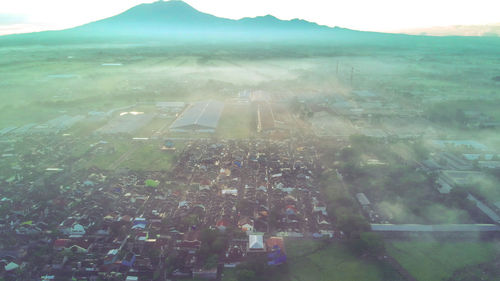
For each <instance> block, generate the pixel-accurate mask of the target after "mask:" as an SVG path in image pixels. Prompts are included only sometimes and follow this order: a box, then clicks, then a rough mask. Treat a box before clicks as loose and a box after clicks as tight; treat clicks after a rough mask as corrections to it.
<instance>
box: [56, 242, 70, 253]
mask: <svg viewBox="0 0 500 281" xmlns="http://www.w3.org/2000/svg"><path fill="white" fill-rule="evenodd" d="M70 242H71V240H69V239H57V240H56V241H54V250H56V251H60V250H63V249H64V248H66V246H67V245H68V244H69V243H70Z"/></svg>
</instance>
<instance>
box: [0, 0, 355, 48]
mask: <svg viewBox="0 0 500 281" xmlns="http://www.w3.org/2000/svg"><path fill="white" fill-rule="evenodd" d="M334 30H337V31H342V30H344V29H340V28H330V27H327V26H321V25H318V24H316V23H312V22H308V21H305V20H299V19H294V20H280V19H278V18H276V17H274V16H271V15H267V16H260V17H254V18H242V19H240V20H232V19H226V18H219V17H216V16H213V15H210V14H206V13H202V12H200V11H198V10H196V9H194V8H193V7H191V6H190V5H189V4H187V3H185V2H183V1H178V0H172V1H158V2H154V3H148V4H140V5H137V6H135V7H132V8H130V9H129V10H127V11H125V12H123V13H121V14H118V15H116V16H112V17H109V18H106V19H102V20H99V21H95V22H91V23H88V24H84V25H82V26H78V27H75V28H70V29H66V30H60V31H45V32H35V33H28V34H15V35H7V36H0V41H2V39H3V40H5V39H11V40H14V41H19V40H20V41H22V42H25V43H26V42H30V41H34V42H35V43H45V42H49V41H52V40H55V41H56V42H68V41H71V42H82V41H88V40H90V41H96V40H97V41H102V40H106V41H115V40H128V41H131V40H137V39H148V40H149V39H151V40H172V39H175V40H190V41H192V40H224V41H227V40H255V39H258V40H278V39H279V40H286V39H292V38H293V39H299V38H309V39H320V38H322V37H323V36H324V35H325V33H331V32H332V31H334ZM344 31H346V30H344ZM7 41H9V40H7Z"/></svg>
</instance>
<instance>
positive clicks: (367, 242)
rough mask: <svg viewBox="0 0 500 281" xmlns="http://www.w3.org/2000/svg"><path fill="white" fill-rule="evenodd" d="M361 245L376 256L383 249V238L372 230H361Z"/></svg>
mask: <svg viewBox="0 0 500 281" xmlns="http://www.w3.org/2000/svg"><path fill="white" fill-rule="evenodd" d="M360 239H361V241H362V242H363V243H362V244H363V247H364V249H365V251H367V252H368V253H370V254H372V255H375V256H378V255H380V254H382V253H384V251H385V242H384V239H383V238H382V237H381V236H380V235H379V234H377V233H374V232H363V233H361V235H360Z"/></svg>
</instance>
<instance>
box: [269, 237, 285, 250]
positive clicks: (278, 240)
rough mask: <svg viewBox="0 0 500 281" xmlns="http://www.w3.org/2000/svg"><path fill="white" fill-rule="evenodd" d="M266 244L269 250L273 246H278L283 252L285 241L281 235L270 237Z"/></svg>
mask: <svg viewBox="0 0 500 281" xmlns="http://www.w3.org/2000/svg"><path fill="white" fill-rule="evenodd" d="M266 246H267V249H268V250H270V251H271V250H272V249H273V248H274V246H278V247H279V248H280V249H281V251H282V252H283V253H284V252H285V242H284V241H283V237H270V238H269V239H267V240H266Z"/></svg>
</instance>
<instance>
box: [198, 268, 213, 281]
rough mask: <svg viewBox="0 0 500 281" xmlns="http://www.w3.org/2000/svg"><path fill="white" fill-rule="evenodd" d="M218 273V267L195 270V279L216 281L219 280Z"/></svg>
mask: <svg viewBox="0 0 500 281" xmlns="http://www.w3.org/2000/svg"><path fill="white" fill-rule="evenodd" d="M217 273H218V270H217V267H213V268H209V269H204V268H194V269H193V278H200V279H201V278H202V279H209V280H215V279H217Z"/></svg>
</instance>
